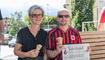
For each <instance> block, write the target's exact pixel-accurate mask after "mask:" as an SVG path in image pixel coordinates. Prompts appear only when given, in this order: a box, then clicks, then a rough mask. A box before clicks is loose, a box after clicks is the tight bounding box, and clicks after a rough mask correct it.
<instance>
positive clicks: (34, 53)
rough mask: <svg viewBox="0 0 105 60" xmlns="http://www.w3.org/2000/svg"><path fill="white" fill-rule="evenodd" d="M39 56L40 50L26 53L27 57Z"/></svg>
mask: <svg viewBox="0 0 105 60" xmlns="http://www.w3.org/2000/svg"><path fill="white" fill-rule="evenodd" d="M38 54H39V51H38V50H31V51H28V52H27V53H26V55H27V57H31V58H35V57H37V56H38Z"/></svg>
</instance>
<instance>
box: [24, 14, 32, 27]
mask: <svg viewBox="0 0 105 60" xmlns="http://www.w3.org/2000/svg"><path fill="white" fill-rule="evenodd" d="M24 22H25V25H26V26H27V25H30V24H31V22H30V20H29V17H28V15H25V16H24Z"/></svg>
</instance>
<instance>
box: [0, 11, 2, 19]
mask: <svg viewBox="0 0 105 60" xmlns="http://www.w3.org/2000/svg"><path fill="white" fill-rule="evenodd" d="M0 20H2V14H1V10H0Z"/></svg>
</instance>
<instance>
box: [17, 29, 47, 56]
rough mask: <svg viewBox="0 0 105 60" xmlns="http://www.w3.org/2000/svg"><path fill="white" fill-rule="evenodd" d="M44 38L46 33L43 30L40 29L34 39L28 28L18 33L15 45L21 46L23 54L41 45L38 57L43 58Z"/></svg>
mask: <svg viewBox="0 0 105 60" xmlns="http://www.w3.org/2000/svg"><path fill="white" fill-rule="evenodd" d="M46 38H47V32H46V31H44V30H43V29H40V31H39V32H38V33H37V35H36V37H34V36H33V35H32V33H31V32H30V31H29V29H28V27H25V28H23V29H21V30H20V31H19V32H18V34H17V41H16V43H20V44H22V48H21V50H22V51H23V52H27V51H30V50H32V49H35V48H36V45H37V44H41V45H42V48H41V50H40V53H39V55H38V56H42V57H43V54H44V53H43V47H44V46H45V43H46Z"/></svg>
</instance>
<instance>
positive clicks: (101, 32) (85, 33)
mask: <svg viewBox="0 0 105 60" xmlns="http://www.w3.org/2000/svg"><path fill="white" fill-rule="evenodd" d="M79 33H80V35H90V34H93V35H94V34H105V31H100V32H97V31H94V32H79Z"/></svg>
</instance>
